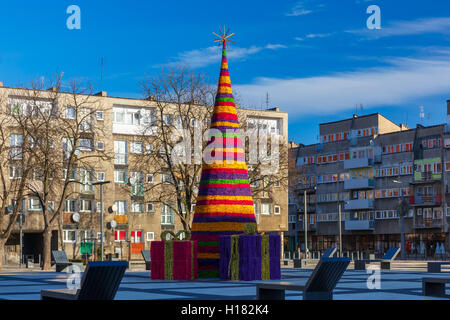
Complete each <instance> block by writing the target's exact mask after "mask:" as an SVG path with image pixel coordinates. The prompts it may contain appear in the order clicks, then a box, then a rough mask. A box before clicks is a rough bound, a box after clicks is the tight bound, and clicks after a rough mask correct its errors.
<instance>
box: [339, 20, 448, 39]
mask: <svg viewBox="0 0 450 320" xmlns="http://www.w3.org/2000/svg"><path fill="white" fill-rule="evenodd" d="M347 32H349V33H355V34H360V35H364V36H366V37H367V38H372V39H376V38H383V37H391V36H407V35H418V34H427V33H440V34H450V17H442V18H421V19H417V20H411V21H395V22H392V23H391V24H389V25H387V26H386V27H384V26H383V24H382V25H381V29H380V30H369V29H361V30H349V31H347Z"/></svg>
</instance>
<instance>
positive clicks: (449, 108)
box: [447, 100, 450, 115]
mask: <svg viewBox="0 0 450 320" xmlns="http://www.w3.org/2000/svg"><path fill="white" fill-rule="evenodd" d="M447 115H450V100H447Z"/></svg>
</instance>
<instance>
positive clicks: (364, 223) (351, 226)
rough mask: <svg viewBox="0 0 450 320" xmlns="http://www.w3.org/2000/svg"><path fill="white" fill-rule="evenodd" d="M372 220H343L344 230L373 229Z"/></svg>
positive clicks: (373, 222)
mask: <svg viewBox="0 0 450 320" xmlns="http://www.w3.org/2000/svg"><path fill="white" fill-rule="evenodd" d="M374 229H375V221H374V220H345V230H348V231H352V230H374Z"/></svg>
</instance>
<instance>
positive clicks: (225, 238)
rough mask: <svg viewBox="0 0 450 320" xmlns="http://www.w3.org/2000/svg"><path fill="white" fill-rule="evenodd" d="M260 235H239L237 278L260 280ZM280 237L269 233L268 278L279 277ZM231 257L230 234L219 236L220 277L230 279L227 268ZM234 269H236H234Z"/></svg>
mask: <svg viewBox="0 0 450 320" xmlns="http://www.w3.org/2000/svg"><path fill="white" fill-rule="evenodd" d="M261 239H262V236H261V235H248V234H242V235H239V240H238V254H239V257H238V259H239V280H244V281H252V280H262V274H261V269H262V250H261ZM280 250H281V237H280V236H279V235H269V269H270V279H271V280H279V279H281V267H280ZM231 258H233V259H237V257H231V236H230V235H222V236H220V266H219V272H220V279H222V280H231V272H232V270H231V268H229V264H230V259H231ZM234 271H236V270H234Z"/></svg>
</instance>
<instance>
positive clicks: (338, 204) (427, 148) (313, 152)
mask: <svg viewBox="0 0 450 320" xmlns="http://www.w3.org/2000/svg"><path fill="white" fill-rule="evenodd" d="M448 105H450V102H448ZM448 128H449V126H448V124H442V125H435V126H428V127H425V126H422V125H417V127H416V128H414V129H410V128H408V127H406V126H405V125H402V124H400V125H397V124H395V123H393V122H392V121H390V120H389V119H387V118H385V117H383V116H382V115H380V114H378V113H377V114H370V115H365V116H360V117H358V116H357V115H355V116H354V117H353V118H351V119H345V120H342V121H337V122H330V123H322V124H320V141H321V142H320V143H318V144H314V145H307V146H305V145H299V146H298V147H295V148H291V150H290V157H291V159H295V162H296V166H295V167H293V166H291V170H290V174H291V176H295V178H294V179H291V180H292V183H291V184H290V187H289V189H290V190H289V196H290V200H289V208H290V209H289V232H288V236H289V241H288V243H289V247H288V248H287V249H288V250H290V251H296V250H297V249H298V248H300V250H302V251H303V250H304V242H305V240H304V237H305V232H304V231H305V230H304V229H305V221H304V219H305V196H306V217H307V218H306V219H307V238H308V240H307V241H308V244H307V245H308V249H309V250H310V251H311V250H312V251H323V250H324V249H326V248H329V247H337V248H339V246H340V242H342V251H344V252H348V251H350V252H352V251H369V252H372V253H378V254H382V253H383V252H385V251H386V250H387V249H388V248H392V247H400V242H401V227H402V219H401V218H400V216H401V215H402V213H404V215H403V217H404V218H403V228H404V234H405V252H406V255H407V256H410V257H414V256H417V257H426V256H428V257H429V256H434V255H435V253H436V246H437V245H438V246H439V248H440V246H441V245H442V244H443V245H444V247H445V250H448V249H449V245H450V242H449V229H448V225H449V221H450V209H449V208H448V203H450V202H448V201H450V198H449V196H450V194H449V192H448V191H449V190H448V171H447V170H450V154H448V151H449V150H448V147H450V139H449V137H448ZM340 239H342V240H340ZM439 252H440V251H439V250H438V253H439Z"/></svg>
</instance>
